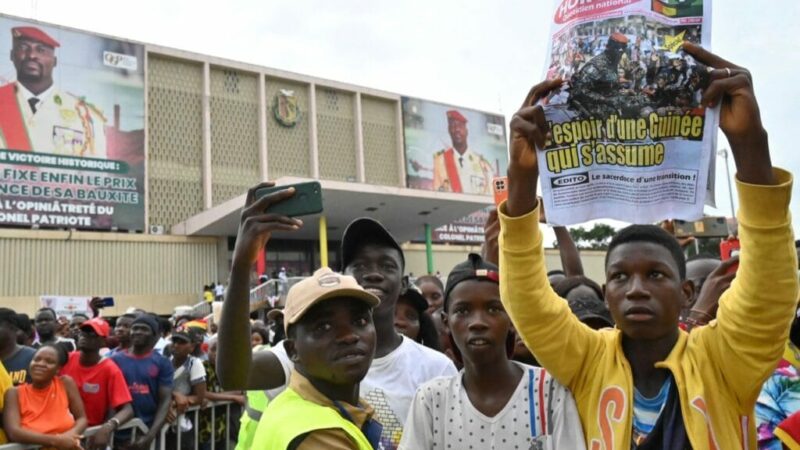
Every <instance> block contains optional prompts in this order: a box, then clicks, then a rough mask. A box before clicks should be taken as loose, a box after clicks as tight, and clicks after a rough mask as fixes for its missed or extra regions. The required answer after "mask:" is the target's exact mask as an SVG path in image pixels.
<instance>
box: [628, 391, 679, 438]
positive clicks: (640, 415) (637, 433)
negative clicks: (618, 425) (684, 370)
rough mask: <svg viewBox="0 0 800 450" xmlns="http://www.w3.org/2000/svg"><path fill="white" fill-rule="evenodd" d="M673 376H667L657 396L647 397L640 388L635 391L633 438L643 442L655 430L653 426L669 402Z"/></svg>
mask: <svg viewBox="0 0 800 450" xmlns="http://www.w3.org/2000/svg"><path fill="white" fill-rule="evenodd" d="M671 385H672V378H667V379H666V381H664V384H663V385H662V386H661V389H660V390H659V391H658V394H656V396H655V397H652V398H647V397H645V396H644V395H642V394H641V393H639V390H638V389H634V393H633V440H634V442H636V443H637V444H638V443H641V442H642V441H644V439H645V438H646V437H647V435H648V434H650V432H651V431H653V427H654V426H655V425H656V422H657V421H658V417H659V416H660V415H661V411H663V410H664V405H665V404H666V403H667V397H668V395H669V388H670V386H671Z"/></svg>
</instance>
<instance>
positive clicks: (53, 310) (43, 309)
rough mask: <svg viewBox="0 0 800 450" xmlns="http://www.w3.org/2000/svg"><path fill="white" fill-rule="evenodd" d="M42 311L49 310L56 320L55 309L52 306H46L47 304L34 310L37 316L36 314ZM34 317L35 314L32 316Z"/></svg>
mask: <svg viewBox="0 0 800 450" xmlns="http://www.w3.org/2000/svg"><path fill="white" fill-rule="evenodd" d="M42 311H48V312H50V314H52V315H53V319H54V320H58V314H56V310H55V309H53V308H48V307H47V306H44V307H42V308H39V309H37V310H36V315H37V316H38V315H39V313H40V312H42ZM34 317H36V316H34Z"/></svg>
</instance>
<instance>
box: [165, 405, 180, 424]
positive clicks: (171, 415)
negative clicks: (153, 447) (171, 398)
mask: <svg viewBox="0 0 800 450" xmlns="http://www.w3.org/2000/svg"><path fill="white" fill-rule="evenodd" d="M177 418H178V412H177V411H176V410H175V407H174V406H170V408H169V411H167V418H166V421H167V423H168V424H170V425H172V424H174V423H175V420H177Z"/></svg>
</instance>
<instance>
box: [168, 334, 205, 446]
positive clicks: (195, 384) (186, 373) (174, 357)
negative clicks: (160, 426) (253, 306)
mask: <svg viewBox="0 0 800 450" xmlns="http://www.w3.org/2000/svg"><path fill="white" fill-rule="evenodd" d="M201 332H202V330H198V329H195V328H190V327H183V328H179V329H177V330H175V331H174V332H173V333H172V336H171V340H172V346H171V350H172V353H171V355H170V357H169V359H170V362H171V363H172V368H173V370H175V373H174V374H173V378H172V379H173V387H172V407H171V408H170V413H169V414H168V415H167V422H169V423H170V424H172V427H171V428H170V431H169V432H168V433H167V447H169V448H178V446H177V442H178V441H177V434H178V433H179V432H180V433H181V445H180V448H185V449H191V448H194V432H192V417H191V416H183V418H182V419H181V420H177V419H178V418H179V416H180V415H181V414H185V413H186V410H187V408H190V407H192V406H199V405H200V404H202V403H203V400H204V398H205V395H206V388H207V385H206V369H205V367H204V366H203V361H202V360H201V359H200V358H198V356H197V355H198V351H199V350H200V348H199V347H200V344H201V343H202V342H203V337H202V335H201ZM193 414H198V413H197V412H195V413H193Z"/></svg>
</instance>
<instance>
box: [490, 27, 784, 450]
mask: <svg viewBox="0 0 800 450" xmlns="http://www.w3.org/2000/svg"><path fill="white" fill-rule="evenodd" d="M684 49H685V50H686V51H687V52H688V53H690V54H691V55H692V56H694V57H695V59H697V60H698V61H699V62H701V63H703V64H705V65H707V66H709V67H715V68H716V69H714V70H713V71H711V72H710V76H711V79H712V82H711V83H710V85H709V87H708V89H706V91H705V92H704V97H703V105H704V106H714V105H715V104H718V103H721V104H722V107H721V109H720V114H721V117H720V127H721V128H722V131H723V132H724V133H725V135H726V137H727V139H728V142H729V143H730V145H731V149H732V151H733V155H734V160H735V161H736V167H737V169H738V174H737V187H738V191H739V199H740V201H739V204H740V209H739V238H740V241H741V247H742V251H741V255H740V266H739V271H738V273H737V275H736V279H735V280H734V282H733V283H732V285H731V288H730V289H729V290H728V291H727V292H725V294H723V297H722V299H721V301H720V305H719V312H718V314H717V320H716V321H715V322H713V321H712V322H711V323H710V324H709V325H708V326H701V327H698V328H695V329H694V330H692V332H691V336H690V335H687V334H686V333H685V332H683V331H681V330H680V329H679V328H678V318H679V315H680V312H681V309H682V308H683V307H684V305H685V304H686V303H687V302H688V301H689V299H690V298H691V297H692V283H691V282H690V281H688V280H686V262H685V259H684V255H683V252H682V251H681V248H680V246H679V244H678V242H677V241H676V240H675V238H674V237H673V236H671V235H669V234H668V233H667V232H665V231H664V230H662V229H661V228H659V227H656V226H650V225H633V226H630V227H628V228H625V229H623V230H621V231H620V232H619V233H617V235H616V236H615V237H614V238H613V239H612V241H611V243H610V245H609V249H608V253H607V255H606V285H605V292H604V293H605V300H606V302H607V303H608V305H609V309H610V310H611V313H612V316H613V317H614V320H615V322H616V324H617V328H616V329H605V330H601V331H595V330H591V329H590V328H588V327H586V326H584V325H583V324H581V323H579V321H578V319H577V318H575V316H574V315H572V314H571V313H570V311H569V308H568V306H567V304H566V302H564V301H563V300H562V299H560V298H558V296H557V295H556V294H554V293H553V291H552V289H551V288H550V287H549V284H548V283H547V279H546V272H545V267H544V252H543V249H542V234H541V232H540V231H539V227H538V225H537V217H538V210H537V201H536V183H537V179H538V173H539V172H538V166H537V159H536V156H537V155H536V148H540V149H541V148H544V147H545V142H546V141H547V139H548V138H549V132H548V129H547V122H546V120H545V117H544V112H543V110H542V108H541V106H533V105H536V102H537V101H538V100H539V99H541V98H544V97H545V96H546V95H547V93H548V92H549V91H551V90H552V89H554V88H556V87H558V86H560V85H561V80H551V81H546V82H544V83H541V84H539V85H537V86H535V87H534V88H533V89H532V90H531V92H530V94H529V96H528V98H527V99H526V101H525V103H524V105H523V107H522V109H520V110H519V111H518V112H517V114H515V116H514V118H513V119H512V121H511V131H512V138H511V158H510V164H509V168H508V175H509V187H510V188H509V197H508V200H507V201H506V202H505V203H504V204H502V205H501V207H500V219H501V225H502V230H503V231H502V235H501V238H500V249H501V250H500V267H501V268H502V273H501V278H500V288H501V289H500V291H501V296H502V299H503V303H504V304H505V306H506V310H507V311H509V313H510V315H511V318H512V320H513V321H514V324H515V325H516V328H517V330H518V331H519V332H520V334H521V335H522V337H523V339H524V341H525V343H526V344H527V345H528V346H529V347H530V348H531V349H532V350H533V352H534V354H535V355H536V358H537V360H538V361H539V362H540V363H541V365H542V367H544V368H545V369H547V370H548V371H549V372H551V373H552V374H553V376H554V377H555V378H556V379H558V380H559V381H560V382H561V383H563V384H564V385H565V386H567V387H568V388H569V389H570V390H571V391H572V392H573V394H574V395H575V399H576V402H577V405H578V412H579V414H580V416H581V422H582V424H583V428H584V432H585V434H586V443H587V447H589V448H593V449H600V448H603V449H606V450H609V449H630V448H631V447H632V446H633V448H636V449H680V450H683V449H688V448H692V449H695V450H710V449H734V448H756V434H755V429H754V426H753V425H754V417H753V409H754V408H753V407H754V404H755V401H756V398H757V397H758V393H759V390H760V388H761V385H762V383H763V382H764V380H765V379H766V378H767V377H768V376H769V374H770V373H771V372H772V370H773V369H774V368H775V364H776V363H777V362H778V360H779V359H780V357H781V354H782V353H783V349H784V346H785V343H786V339H787V337H788V332H789V324H790V322H791V318H792V316H793V311H794V308H795V305H796V303H797V297H798V280H797V273H796V270H797V256H796V254H795V250H794V245H793V238H792V225H791V220H790V218H789V214H788V205H789V200H790V194H791V184H792V177H791V175H790V174H789V173H787V172H785V171H783V170H780V169H777V168H773V167H772V164H771V161H770V155H769V147H768V142H767V134H766V132H765V131H764V129H763V127H762V124H761V119H760V113H759V109H758V104H757V102H756V99H755V94H754V93H753V88H752V81H751V78H750V73H749V72H748V71H747V70H745V69H742V68H740V67H738V66H735V65H733V64H731V63H729V62H727V61H725V60H723V59H722V58H719V57H717V56H715V55H713V54H711V53H709V52H707V51H705V50H704V49H702V48H700V47H698V46H696V45H692V44H689V43H685V44H684Z"/></svg>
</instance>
